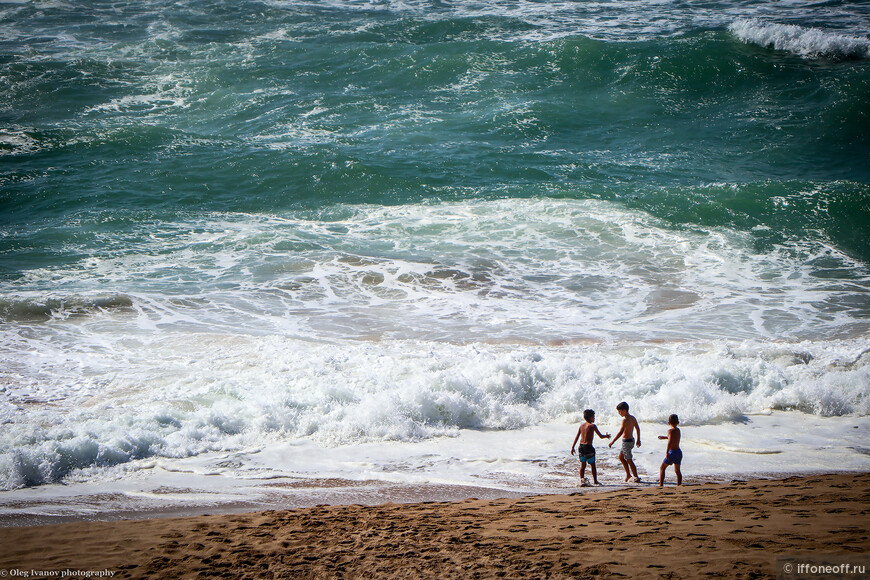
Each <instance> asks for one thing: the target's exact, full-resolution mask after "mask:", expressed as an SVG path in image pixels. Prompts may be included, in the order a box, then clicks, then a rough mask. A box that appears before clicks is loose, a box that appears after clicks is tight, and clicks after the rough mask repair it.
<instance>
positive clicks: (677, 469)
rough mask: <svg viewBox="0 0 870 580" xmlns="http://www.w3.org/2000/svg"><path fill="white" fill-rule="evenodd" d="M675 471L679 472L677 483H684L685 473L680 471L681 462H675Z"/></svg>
mask: <svg viewBox="0 0 870 580" xmlns="http://www.w3.org/2000/svg"><path fill="white" fill-rule="evenodd" d="M674 471H675V472H676V474H677V485H683V473H682V472H681V471H680V464H679V463H674Z"/></svg>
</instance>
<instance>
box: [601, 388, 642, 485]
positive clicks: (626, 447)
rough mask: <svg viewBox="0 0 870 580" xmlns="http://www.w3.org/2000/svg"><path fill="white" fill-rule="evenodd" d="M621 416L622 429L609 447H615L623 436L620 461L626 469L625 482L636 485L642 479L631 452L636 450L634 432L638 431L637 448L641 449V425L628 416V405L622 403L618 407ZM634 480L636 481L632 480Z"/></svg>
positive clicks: (631, 416)
mask: <svg viewBox="0 0 870 580" xmlns="http://www.w3.org/2000/svg"><path fill="white" fill-rule="evenodd" d="M616 410H617V412H618V413H619V416H620V417H622V428H621V429H620V430H619V433H617V434H616V435H614V436H613V440H612V441H611V442H610V443H609V444H608V445H607V446H608V447H613V444H614V443H615V442H616V440H617V439H619V437H620V436H622V450H620V452H619V461H621V462H622V467H624V468H625V481H629V480H632V481H634V482H635V483H640V478H639V477H638V476H637V467H635V465H634V458H633V457H632V455H631V450H632V449H634V446H635V440H634V436H633V435H634V431H635V430H637V446H638V447H640V425H638V424H637V419H635V418H634V416H633V415H629V414H628V403H626V402H625V401H623V402H621V403H620V404H618V405H617V406H616ZM632 478H634V479H632Z"/></svg>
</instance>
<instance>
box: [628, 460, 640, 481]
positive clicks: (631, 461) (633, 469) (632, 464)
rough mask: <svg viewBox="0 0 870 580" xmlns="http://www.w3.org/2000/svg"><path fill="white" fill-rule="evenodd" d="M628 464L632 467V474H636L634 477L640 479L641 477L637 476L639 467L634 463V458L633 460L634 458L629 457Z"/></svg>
mask: <svg viewBox="0 0 870 580" xmlns="http://www.w3.org/2000/svg"><path fill="white" fill-rule="evenodd" d="M628 466H629V467H630V468H631V474H632V475H633V476H634V478H635V479H640V478H639V477H638V476H637V467H635V465H634V460H633V459H629V460H628Z"/></svg>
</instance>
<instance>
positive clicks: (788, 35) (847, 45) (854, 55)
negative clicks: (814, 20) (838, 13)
mask: <svg viewBox="0 0 870 580" xmlns="http://www.w3.org/2000/svg"><path fill="white" fill-rule="evenodd" d="M728 29H729V30H730V31H731V32H732V33H733V34H734V35H736V36H737V37H738V38H740V39H741V40H742V41H744V42H751V43H754V44H757V45H759V46H764V47H773V48H775V49H776V50H784V51H787V52H791V53H793V54H797V55H799V56H802V57H811V58H818V57H825V58H835V59H862V58H870V40H868V39H866V38H859V37H856V36H848V35H844V34H837V33H835V32H826V31H824V30H819V29H817V28H804V27H802V26H794V25H791V24H765V23H763V22H760V21H759V20H755V19H741V20H737V21H735V22H734V23H732V24H731V25H730V26H729V27H728Z"/></svg>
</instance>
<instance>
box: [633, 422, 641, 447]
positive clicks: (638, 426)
mask: <svg viewBox="0 0 870 580" xmlns="http://www.w3.org/2000/svg"><path fill="white" fill-rule="evenodd" d="M634 428H635V429H637V446H638V447H640V421H638V420H637V419H635V420H634Z"/></svg>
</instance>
